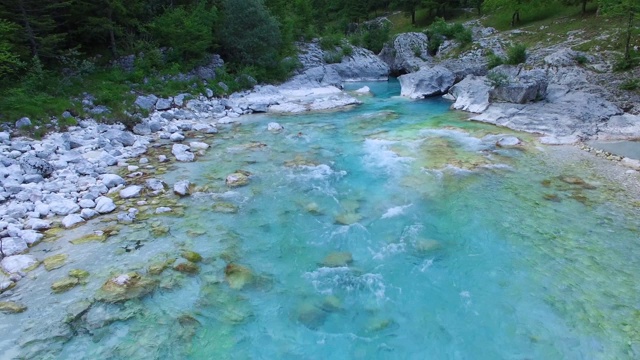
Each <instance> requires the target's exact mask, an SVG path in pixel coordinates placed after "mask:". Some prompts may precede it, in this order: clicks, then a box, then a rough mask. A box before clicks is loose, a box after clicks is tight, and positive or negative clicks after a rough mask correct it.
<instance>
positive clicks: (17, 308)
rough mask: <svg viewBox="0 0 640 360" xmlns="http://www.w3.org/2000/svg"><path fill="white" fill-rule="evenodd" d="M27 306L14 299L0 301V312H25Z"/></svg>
mask: <svg viewBox="0 0 640 360" xmlns="http://www.w3.org/2000/svg"><path fill="white" fill-rule="evenodd" d="M26 310H27V306H26V305H24V304H21V303H19V302H15V301H0V312H2V313H5V314H19V313H21V312H25V311H26Z"/></svg>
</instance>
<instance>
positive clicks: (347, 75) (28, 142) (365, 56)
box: [0, 44, 388, 297]
mask: <svg viewBox="0 0 640 360" xmlns="http://www.w3.org/2000/svg"><path fill="white" fill-rule="evenodd" d="M307 50H308V51H306V52H305V53H303V54H307V55H309V54H310V55H313V52H314V51H315V52H316V53H317V54H315V56H320V58H319V59H318V58H314V56H311V57H307V59H309V60H307V61H306V62H304V67H303V69H302V70H301V71H300V73H299V74H298V75H297V76H295V77H294V78H292V79H291V80H290V81H288V82H286V83H284V84H282V85H279V86H270V85H267V86H256V87H255V88H254V89H253V90H252V91H245V92H241V93H235V94H232V95H231V96H229V97H228V98H211V97H207V96H200V97H198V98H195V99H188V95H186V94H181V95H177V96H175V97H173V98H164V99H163V98H158V97H156V96H154V95H148V96H139V97H138V99H137V100H136V105H137V106H138V107H139V108H141V109H144V110H146V111H150V115H149V116H148V117H147V118H145V119H144V120H143V121H142V122H141V123H139V124H137V125H136V126H135V127H134V128H133V129H132V131H129V130H127V129H126V128H125V127H124V126H123V125H106V124H99V123H96V122H95V121H94V120H92V119H86V120H81V121H79V124H78V126H72V127H70V128H69V129H68V131H67V132H64V133H51V134H49V135H48V136H46V137H45V138H44V139H42V140H41V141H37V140H33V139H29V138H25V137H20V136H17V137H14V136H13V134H12V133H11V132H10V131H4V132H0V163H2V165H3V166H2V168H0V185H1V186H0V259H1V261H0V267H1V268H2V272H0V293H3V292H6V291H9V292H8V293H6V294H5V297H6V295H8V297H10V296H11V291H10V290H11V289H13V288H14V287H15V286H16V284H17V283H18V282H19V281H20V280H21V279H22V278H24V277H25V276H26V273H27V272H28V271H29V270H30V269H33V268H34V267H35V266H38V265H39V264H40V263H41V262H42V261H45V262H46V261H47V258H40V257H36V256H32V255H29V254H28V253H29V249H30V247H32V246H34V245H36V244H37V243H39V242H41V241H43V240H46V239H47V238H52V237H53V238H55V234H56V233H57V231H58V229H62V228H64V229H70V228H74V227H77V226H79V225H81V224H84V223H86V222H87V221H89V220H91V219H94V218H96V217H100V216H103V217H104V216H107V217H108V218H109V219H111V220H116V221H117V222H119V223H123V224H128V223H131V222H133V221H134V220H135V219H136V217H140V216H151V215H153V214H159V213H167V212H176V211H178V210H177V209H176V206H177V205H176V201H175V200H176V199H177V196H186V195H188V194H189V193H190V192H191V190H192V188H193V187H192V186H191V184H190V183H189V181H188V180H187V181H178V182H176V183H175V184H166V183H164V182H163V181H162V180H160V179H159V178H158V176H159V175H161V174H162V173H164V172H166V171H167V169H168V168H169V167H170V166H171V163H172V162H174V161H181V162H191V161H195V160H196V159H197V157H198V156H201V155H203V154H204V153H205V152H206V150H207V148H208V147H209V146H210V144H209V142H210V139H212V137H214V136H215V134H216V133H217V132H218V127H219V126H233V124H234V123H236V122H238V121H240V117H241V116H242V115H246V114H253V113H263V112H270V113H278V114H293V113H300V112H307V111H326V110H333V109H340V108H344V107H348V106H353V105H357V104H360V101H359V100H358V99H357V97H356V96H358V95H357V93H354V95H350V94H347V93H345V92H343V91H341V90H340V89H339V88H338V87H337V86H340V84H342V82H344V81H357V80H372V79H375V80H386V76H387V74H388V68H387V66H386V65H385V64H384V62H382V61H381V60H379V59H378V58H377V57H376V56H375V55H374V54H372V53H371V52H369V51H367V50H365V49H356V50H355V52H354V54H353V56H351V57H350V58H349V59H346V60H345V61H343V62H342V63H340V64H333V65H327V64H325V63H324V61H323V60H321V59H322V51H321V50H320V49H319V47H318V45H317V44H310V45H309V46H308V48H307ZM318 54H319V55H318ZM301 59H305V57H304V55H302V56H301ZM358 74H364V75H363V76H364V77H362V78H360V77H358ZM27 121H28V120H27V119H21V120H19V123H17V124H16V127H18V128H19V127H20V125H23V123H25V122H27ZM269 130H270V131H279V130H281V127H280V126H279V125H278V124H277V123H274V124H270V125H269ZM187 139H189V140H187ZM258 145H259V144H258ZM258 145H256V146H258ZM230 177H231V178H232V179H231V180H230V181H231V183H230V182H229V181H228V182H227V183H228V185H229V186H231V187H233V186H236V185H235V184H234V183H233V179H235V178H233V174H231V175H230ZM228 180H229V179H228ZM103 236H108V234H106V235H105V234H95V237H96V238H101V237H103ZM76 283H77V282H76Z"/></svg>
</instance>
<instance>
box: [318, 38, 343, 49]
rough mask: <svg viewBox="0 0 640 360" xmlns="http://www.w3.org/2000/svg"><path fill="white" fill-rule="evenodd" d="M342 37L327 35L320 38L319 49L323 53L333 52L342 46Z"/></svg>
mask: <svg viewBox="0 0 640 360" xmlns="http://www.w3.org/2000/svg"><path fill="white" fill-rule="evenodd" d="M343 38H344V37H343V36H342V35H340V34H329V35H325V36H323V37H322V38H320V48H321V49H322V50H325V51H329V50H335V49H336V48H337V47H340V45H341V44H342V39H343Z"/></svg>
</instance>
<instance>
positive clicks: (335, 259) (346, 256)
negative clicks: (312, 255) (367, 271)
mask: <svg viewBox="0 0 640 360" xmlns="http://www.w3.org/2000/svg"><path fill="white" fill-rule="evenodd" d="M351 263H353V256H352V255H351V253H350V252H332V253H330V254H329V255H327V256H325V258H324V260H322V262H321V265H322V266H326V267H343V266H348V265H349V264H351Z"/></svg>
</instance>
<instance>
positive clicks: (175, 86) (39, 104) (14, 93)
mask: <svg viewBox="0 0 640 360" xmlns="http://www.w3.org/2000/svg"><path fill="white" fill-rule="evenodd" d="M591 1H596V0H148V1H143V0H127V1H125V0H95V1H88V0H0V80H1V81H2V84H1V85H0V93H3V95H4V96H3V97H2V98H3V100H1V101H0V122H2V121H15V119H13V117H15V116H17V114H19V113H24V114H25V115H27V116H28V115H33V116H37V114H41V113H43V112H47V113H56V112H58V113H59V110H65V109H68V108H69V107H70V105H69V100H68V98H70V97H72V96H74V95H76V94H78V93H81V92H82V91H88V92H94V93H96V94H97V96H98V97H102V98H101V99H98V100H99V101H101V102H103V103H106V104H107V105H109V106H110V107H111V108H113V109H114V110H116V111H117V109H118V107H120V105H121V104H122V103H123V100H122V95H120V96H118V95H117V94H116V93H117V92H121V93H125V94H126V93H130V92H131V91H132V90H133V91H134V92H136V91H137V92H145V91H166V92H177V91H185V88H186V87H194V86H195V87H197V86H202V85H203V84H194V83H193V82H191V83H189V84H186V83H184V82H181V81H177V80H175V79H176V78H175V77H171V76H170V75H172V74H178V73H183V72H188V71H189V70H190V69H193V68H194V67H196V66H199V65H203V64H206V63H207V62H208V61H210V54H212V53H216V54H220V55H221V56H222V58H223V59H224V61H225V67H224V68H222V69H221V70H220V74H218V75H219V76H218V78H219V79H221V80H223V81H226V83H227V85H229V88H230V89H229V90H222V89H215V90H217V91H218V92H223V91H233V90H237V89H239V88H242V87H243V84H239V83H238V81H236V80H237V75H238V74H247V75H250V76H251V77H252V78H255V79H257V80H258V81H260V82H273V81H281V80H283V79H285V78H286V77H287V76H288V75H289V74H290V73H291V72H292V71H293V70H294V69H295V68H296V66H297V61H296V60H295V56H293V55H295V42H297V41H305V40H310V39H313V38H318V37H321V38H322V39H323V44H327V46H331V45H332V44H339V43H340V42H341V41H342V39H344V38H348V39H349V41H350V42H351V43H352V44H354V45H359V46H363V47H366V48H369V49H371V50H373V51H374V52H378V51H380V49H381V48H382V45H383V44H384V43H385V42H386V41H388V40H389V38H390V36H391V35H392V33H393V31H392V29H390V28H389V25H388V24H384V23H373V24H371V23H367V21H368V20H371V19H374V18H376V17H377V16H380V15H382V14H388V13H389V12H390V11H401V12H403V13H405V14H406V16H407V18H408V19H410V21H411V23H412V24H415V23H416V21H417V20H416V14H417V12H418V11H421V13H422V14H426V17H428V18H430V19H435V18H436V17H444V18H449V17H450V16H453V15H455V14H456V11H457V10H458V9H462V8H464V9H467V12H469V11H471V10H472V11H473V12H474V13H476V12H477V14H481V13H483V12H488V11H493V12H502V13H504V14H508V16H509V17H510V20H511V25H512V26H515V25H517V21H518V20H520V18H521V17H526V16H527V11H529V10H530V9H534V8H540V7H545V6H547V5H548V4H550V3H561V4H563V5H576V4H578V5H581V6H582V9H583V11H586V9H587V3H588V2H591ZM598 1H599V2H598V3H597V7H598V8H599V9H602V10H603V11H604V12H607V13H611V14H617V15H619V16H625V19H627V20H628V36H629V37H631V36H632V33H633V31H634V30H637V20H638V14H639V13H640V1H638V0H598ZM628 44H629V42H627V49H626V54H627V56H629V53H630V50H629V48H628ZM127 55H135V70H134V71H132V72H128V73H122V71H121V70H119V69H115V67H114V66H113V64H114V60H117V59H120V58H122V57H123V56H127ZM159 74H163V75H164V77H162V78H161V79H164V80H158V79H157V78H158V76H157V75H159ZM167 76H169V77H167ZM167 79H169V80H170V82H171V83H168V82H167ZM101 84H102V87H101ZM204 85H207V84H204ZM245 85H246V84H245ZM136 86H137V87H136ZM209 87H212V86H209ZM60 99H65V100H60Z"/></svg>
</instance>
